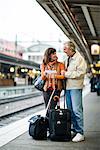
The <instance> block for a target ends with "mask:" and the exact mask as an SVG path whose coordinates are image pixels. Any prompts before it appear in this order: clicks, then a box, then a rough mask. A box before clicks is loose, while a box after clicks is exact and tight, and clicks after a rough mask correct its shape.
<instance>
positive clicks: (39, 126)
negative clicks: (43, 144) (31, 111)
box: [29, 115, 48, 140]
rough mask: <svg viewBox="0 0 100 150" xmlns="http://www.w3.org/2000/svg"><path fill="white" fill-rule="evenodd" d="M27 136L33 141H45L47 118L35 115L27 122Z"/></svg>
mask: <svg viewBox="0 0 100 150" xmlns="http://www.w3.org/2000/svg"><path fill="white" fill-rule="evenodd" d="M29 122H30V124H29V135H30V136H32V137H33V139H35V140H45V139H47V127H48V119H47V117H42V116H41V115H36V116H33V117H32V118H30V120H29Z"/></svg>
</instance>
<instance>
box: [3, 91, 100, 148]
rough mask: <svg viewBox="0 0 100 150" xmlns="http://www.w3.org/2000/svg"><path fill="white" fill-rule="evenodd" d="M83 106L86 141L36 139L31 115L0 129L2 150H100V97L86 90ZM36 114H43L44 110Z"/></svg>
mask: <svg viewBox="0 0 100 150" xmlns="http://www.w3.org/2000/svg"><path fill="white" fill-rule="evenodd" d="M83 106H84V123H85V141H83V142H78V143H73V142H71V141H70V142H54V141H50V140H34V139H32V138H31V137H30V136H29V134H28V127H29V122H28V119H29V118H30V117H31V115H30V116H28V117H27V118H23V119H22V120H19V121H17V122H14V123H12V124H10V125H7V126H5V127H2V128H1V129H0V150H44V149H46V150H51V149H55V150H99V149H100V97H99V96H97V94H96V93H90V92H89V91H88V92H86V93H85V94H84V96H83ZM35 114H42V115H43V114H44V110H43V111H40V112H37V113H35ZM35 114H34V115H35Z"/></svg>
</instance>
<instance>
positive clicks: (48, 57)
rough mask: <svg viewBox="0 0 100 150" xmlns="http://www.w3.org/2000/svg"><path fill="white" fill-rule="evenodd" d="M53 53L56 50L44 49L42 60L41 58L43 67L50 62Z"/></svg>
mask: <svg viewBox="0 0 100 150" xmlns="http://www.w3.org/2000/svg"><path fill="white" fill-rule="evenodd" d="M55 52H56V49H54V48H48V49H46V51H45V53H44V58H43V63H44V65H46V64H48V63H49V62H50V61H51V54H54V53H55Z"/></svg>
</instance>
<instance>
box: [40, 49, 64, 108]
mask: <svg viewBox="0 0 100 150" xmlns="http://www.w3.org/2000/svg"><path fill="white" fill-rule="evenodd" d="M64 69H65V66H64V64H63V63H61V62H58V58H57V54H56V49H54V48H48V49H47V50H46V51H45V53H44V58H43V63H42V65H41V76H42V79H43V80H45V85H44V91H43V97H44V102H45V107H46V106H47V104H48V101H49V98H50V95H51V94H52V91H53V90H54V89H55V92H54V95H53V98H52V100H51V103H50V109H55V107H56V105H57V101H58V100H59V97H60V93H61V91H62V79H64V75H62V72H63V71H64Z"/></svg>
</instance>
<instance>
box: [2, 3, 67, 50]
mask: <svg viewBox="0 0 100 150" xmlns="http://www.w3.org/2000/svg"><path fill="white" fill-rule="evenodd" d="M16 35H17V40H18V44H21V45H23V46H25V47H28V45H30V44H31V45H32V42H31V41H37V40H38V41H58V40H59V39H60V40H61V41H65V40H66V39H67V37H66V36H65V35H64V34H63V32H62V31H61V29H60V28H59V27H58V26H57V25H56V24H55V23H54V21H53V20H52V19H51V18H50V17H49V16H48V14H47V13H46V12H45V11H44V10H43V9H42V8H41V7H40V5H39V4H38V3H37V2H36V1H35V0H0V38H1V39H6V40H9V41H15V39H16Z"/></svg>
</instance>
